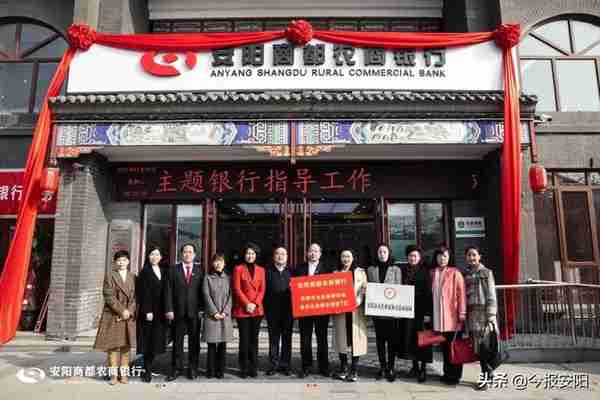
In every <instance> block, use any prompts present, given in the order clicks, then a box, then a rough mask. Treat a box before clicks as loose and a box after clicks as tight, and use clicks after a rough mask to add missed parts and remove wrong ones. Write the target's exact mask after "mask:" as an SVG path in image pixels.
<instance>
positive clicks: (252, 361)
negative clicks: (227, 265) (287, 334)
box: [233, 243, 265, 379]
mask: <svg viewBox="0 0 600 400" xmlns="http://www.w3.org/2000/svg"><path fill="white" fill-rule="evenodd" d="M259 251H260V250H259V248H258V246H257V245H256V244H254V243H248V244H246V246H244V248H243V249H242V252H241V254H242V255H243V257H244V262H243V263H242V264H240V265H237V266H236V267H235V268H234V269H233V295H234V299H235V303H234V304H235V305H234V308H233V316H234V317H235V318H236V319H237V324H238V330H239V335H240V345H239V354H238V359H239V363H240V369H241V371H240V377H241V378H242V379H245V378H246V377H248V376H250V377H251V378H256V377H257V376H258V373H257V369H258V333H259V329H260V321H261V320H262V317H263V315H264V310H263V299H264V297H265V270H264V268H263V267H261V266H259V265H257V264H256V259H257V257H258V253H259Z"/></svg>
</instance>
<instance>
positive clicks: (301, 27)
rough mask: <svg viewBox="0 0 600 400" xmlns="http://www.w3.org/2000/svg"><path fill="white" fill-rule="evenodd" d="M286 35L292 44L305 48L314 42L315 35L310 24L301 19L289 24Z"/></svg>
mask: <svg viewBox="0 0 600 400" xmlns="http://www.w3.org/2000/svg"><path fill="white" fill-rule="evenodd" d="M285 35H286V37H287V39H288V40H289V41H290V42H292V43H294V44H296V45H298V46H304V45H305V44H306V43H308V42H310V41H311V40H312V38H313V36H314V33H313V28H312V25H311V24H310V22H308V21H305V20H303V19H299V20H293V21H292V22H290V23H289V25H288V27H287V28H286V30H285Z"/></svg>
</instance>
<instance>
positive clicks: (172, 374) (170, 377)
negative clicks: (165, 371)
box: [165, 371, 181, 382]
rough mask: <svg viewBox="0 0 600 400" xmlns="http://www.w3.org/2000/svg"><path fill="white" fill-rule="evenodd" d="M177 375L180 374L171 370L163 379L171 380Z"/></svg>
mask: <svg viewBox="0 0 600 400" xmlns="http://www.w3.org/2000/svg"><path fill="white" fill-rule="evenodd" d="M179 375H181V374H180V372H179V371H174V372H171V373H170V374H169V375H167V377H166V378H165V380H166V381H167V382H172V381H174V380H175V379H177V377H178V376H179Z"/></svg>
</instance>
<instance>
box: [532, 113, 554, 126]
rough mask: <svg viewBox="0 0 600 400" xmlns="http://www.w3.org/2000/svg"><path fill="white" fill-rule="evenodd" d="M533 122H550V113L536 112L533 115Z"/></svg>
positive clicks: (537, 123)
mask: <svg viewBox="0 0 600 400" xmlns="http://www.w3.org/2000/svg"><path fill="white" fill-rule="evenodd" d="M533 122H534V123H535V124H536V125H539V124H546V123H548V122H552V115H550V114H536V115H535V117H534V118H533Z"/></svg>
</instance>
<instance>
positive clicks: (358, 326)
mask: <svg viewBox="0 0 600 400" xmlns="http://www.w3.org/2000/svg"><path fill="white" fill-rule="evenodd" d="M354 260H355V257H354V253H353V252H352V250H350V249H345V250H343V251H342V252H341V253H340V262H341V264H340V266H339V267H338V269H337V271H339V272H352V275H353V280H354V296H355V298H356V308H355V309H354V311H352V312H347V313H343V314H337V315H335V316H334V321H333V322H334V324H333V326H334V330H335V335H334V338H335V345H336V350H337V352H338V353H339V355H340V369H339V371H338V372H337V373H336V374H335V375H334V377H335V378H337V379H340V380H345V381H347V382H356V381H357V380H358V374H357V371H356V367H357V364H358V359H359V357H360V356H362V355H365V354H367V344H368V343H367V320H366V318H365V310H364V300H365V294H366V291H367V274H366V273H365V270H364V269H362V268H360V267H358V266H356V265H355V262H354ZM348 354H350V357H351V359H352V360H351V365H350V369H348Z"/></svg>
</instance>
